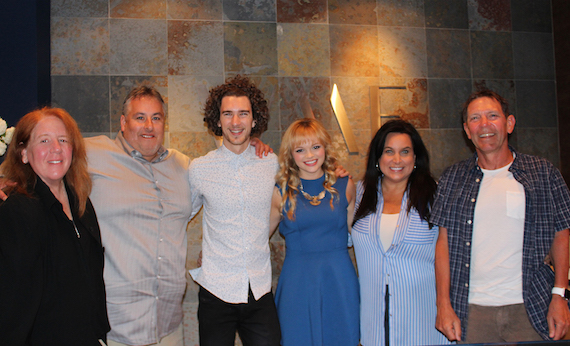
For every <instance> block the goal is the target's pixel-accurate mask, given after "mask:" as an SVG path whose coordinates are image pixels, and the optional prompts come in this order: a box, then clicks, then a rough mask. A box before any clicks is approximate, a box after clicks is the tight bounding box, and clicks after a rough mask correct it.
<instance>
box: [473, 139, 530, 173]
mask: <svg viewBox="0 0 570 346" xmlns="http://www.w3.org/2000/svg"><path fill="white" fill-rule="evenodd" d="M509 150H510V151H511V153H513V162H512V163H511V167H509V171H511V170H513V169H516V170H524V163H523V162H521V160H520V159H519V154H518V153H517V151H516V150H515V148H513V147H511V146H510V145H509ZM478 158H479V157H478V156H477V152H475V153H473V156H472V157H471V162H469V167H468V170H469V171H471V170H474V169H478V168H479V165H478V163H477V162H478Z"/></svg>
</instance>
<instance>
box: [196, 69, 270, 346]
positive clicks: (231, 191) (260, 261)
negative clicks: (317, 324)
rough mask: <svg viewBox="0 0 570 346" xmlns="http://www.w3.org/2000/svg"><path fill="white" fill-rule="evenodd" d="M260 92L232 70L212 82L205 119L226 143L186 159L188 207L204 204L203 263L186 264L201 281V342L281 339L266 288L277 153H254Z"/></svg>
mask: <svg viewBox="0 0 570 346" xmlns="http://www.w3.org/2000/svg"><path fill="white" fill-rule="evenodd" d="M268 120H269V110H268V108H267V101H266V100H265V99H264V96H263V93H262V92H261V91H260V90H259V89H258V88H257V87H256V86H255V85H254V84H253V83H252V82H251V81H250V80H249V79H248V78H247V77H241V76H239V75H238V76H236V77H234V78H232V79H229V80H228V81H227V82H226V83H225V84H222V85H219V86H217V87H215V88H213V89H211V90H210V95H209V98H208V100H207V101H206V106H205V117H204V121H205V122H206V124H207V125H208V129H209V130H210V131H211V132H212V133H213V134H214V135H216V136H222V137H223V145H222V146H220V148H218V149H217V150H214V151H211V152H210V153H208V154H207V155H206V156H203V157H200V158H197V159H195V160H193V161H192V163H191V164H190V167H189V175H188V177H189V180H190V188H191V191H192V205H193V207H192V209H193V210H198V209H199V208H200V206H202V205H203V206H204V211H203V241H202V253H203V257H202V266H201V267H200V268H196V269H193V270H191V271H190V273H191V275H192V277H193V279H194V280H195V281H196V282H197V283H198V284H199V285H200V292H199V301H200V303H199V307H198V321H199V332H200V345H202V346H207V345H216V346H220V345H228V346H230V345H231V346H233V345H234V342H235V334H236V331H237V332H238V333H239V335H240V338H241V340H242V342H243V344H244V345H246V346H249V345H260V346H261V345H264V346H265V345H267V346H269V345H276V346H277V345H279V342H280V339H281V331H280V328H279V321H278V319H277V311H276V309H275V303H274V299H273V293H272V292H271V261H270V250H269V209H270V206H271V197H272V193H273V186H274V184H275V173H276V172H277V169H278V167H279V166H278V163H277V157H276V156H275V155H274V154H269V155H268V156H265V157H263V158H259V157H257V156H256V154H255V150H252V148H251V147H250V145H249V144H250V140H251V137H252V136H258V135H260V134H261V133H262V132H263V131H265V130H266V129H267V123H268Z"/></svg>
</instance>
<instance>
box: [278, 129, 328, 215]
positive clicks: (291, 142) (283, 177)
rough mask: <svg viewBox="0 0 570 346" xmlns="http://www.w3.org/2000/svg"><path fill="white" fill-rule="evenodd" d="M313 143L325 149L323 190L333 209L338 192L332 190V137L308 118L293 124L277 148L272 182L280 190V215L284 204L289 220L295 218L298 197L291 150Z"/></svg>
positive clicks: (295, 168)
mask: <svg viewBox="0 0 570 346" xmlns="http://www.w3.org/2000/svg"><path fill="white" fill-rule="evenodd" d="M309 140H314V141H316V142H318V143H320V144H322V145H323V146H324V148H325V160H324V162H323V166H322V167H323V171H324V172H325V181H324V182H323V187H324V188H325V189H326V190H327V191H328V192H329V193H330V194H331V200H330V206H331V209H334V207H333V200H334V198H335V197H337V198H338V192H337V190H336V189H335V188H334V187H332V186H333V185H334V183H335V182H336V175H335V173H334V171H335V168H336V162H337V160H336V158H335V154H334V152H333V150H332V146H331V137H330V135H329V134H328V133H327V131H326V130H325V128H324V127H323V125H321V123H319V122H318V121H317V120H315V119H311V118H305V119H299V120H297V121H295V122H294V123H293V124H291V126H289V128H288V129H287V131H285V134H284V135H283V139H282V140H281V148H279V166H280V169H279V172H278V173H277V176H276V178H275V180H276V181H277V185H278V186H279V189H280V190H281V196H283V199H282V201H281V212H283V209H284V208H285V206H286V205H288V206H289V210H288V211H287V217H288V218H289V220H294V219H295V209H296V207H297V195H298V194H299V184H300V183H301V179H300V178H299V167H298V166H297V164H296V163H295V159H294V158H293V150H295V148H296V147H297V146H299V145H300V144H303V143H304V142H307V141H309Z"/></svg>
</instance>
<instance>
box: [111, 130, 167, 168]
mask: <svg viewBox="0 0 570 346" xmlns="http://www.w3.org/2000/svg"><path fill="white" fill-rule="evenodd" d="M115 143H117V145H118V146H119V148H123V150H124V151H125V153H127V154H128V155H129V156H131V157H132V158H134V159H137V160H139V161H146V162H148V161H147V160H146V159H145V158H144V157H143V156H142V154H141V153H140V152H139V151H137V150H136V149H135V148H133V147H132V146H131V145H130V144H129V143H128V142H127V140H126V139H125V137H124V136H123V132H122V131H119V133H117V137H116V138H115ZM167 155H168V149H166V148H165V147H164V146H163V145H161V146H160V148H159V149H158V155H157V156H156V157H155V158H154V160H152V162H151V163H157V162H160V161H162V160H164V159H165V158H166V156H167Z"/></svg>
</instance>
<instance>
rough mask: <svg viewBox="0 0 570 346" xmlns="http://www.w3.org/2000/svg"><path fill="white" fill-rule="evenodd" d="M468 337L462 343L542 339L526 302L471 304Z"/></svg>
mask: <svg viewBox="0 0 570 346" xmlns="http://www.w3.org/2000/svg"><path fill="white" fill-rule="evenodd" d="M466 333H467V335H466V336H467V338H465V339H463V341H462V342H461V343H462V344H464V343H468V344H472V343H485V342H516V341H542V338H541V337H540V335H538V333H537V332H536V331H535V330H534V328H533V327H532V325H531V323H530V320H529V319H528V315H527V314H526V309H525V308H524V304H513V305H504V306H480V305H474V304H469V317H468V318H467V331H466Z"/></svg>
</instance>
